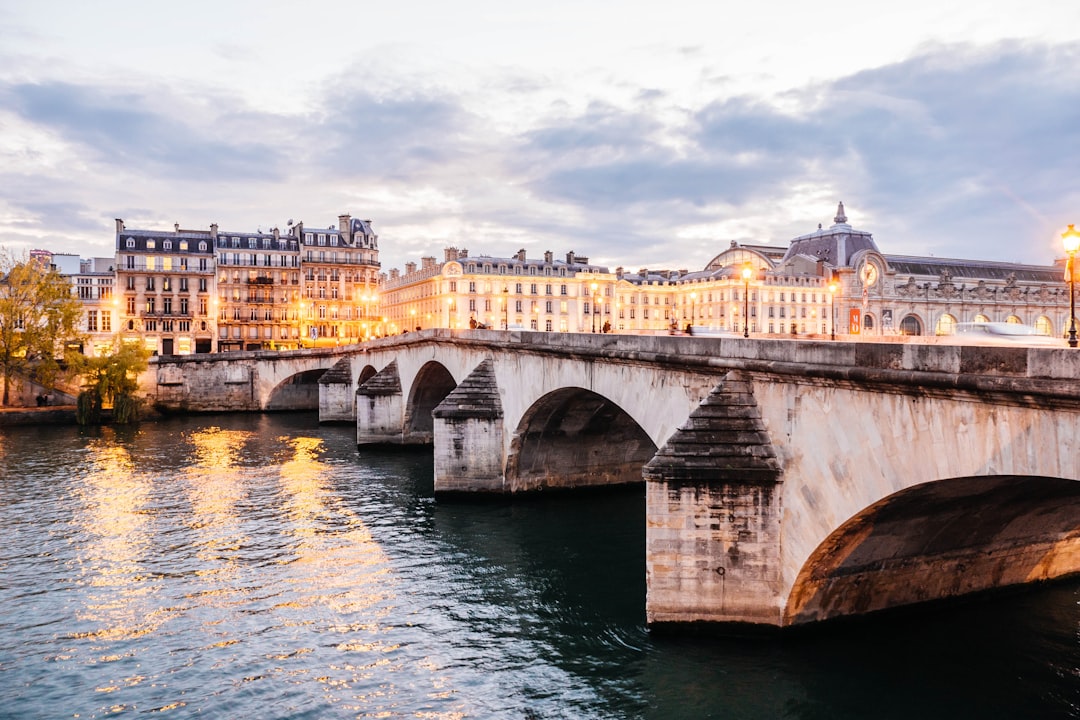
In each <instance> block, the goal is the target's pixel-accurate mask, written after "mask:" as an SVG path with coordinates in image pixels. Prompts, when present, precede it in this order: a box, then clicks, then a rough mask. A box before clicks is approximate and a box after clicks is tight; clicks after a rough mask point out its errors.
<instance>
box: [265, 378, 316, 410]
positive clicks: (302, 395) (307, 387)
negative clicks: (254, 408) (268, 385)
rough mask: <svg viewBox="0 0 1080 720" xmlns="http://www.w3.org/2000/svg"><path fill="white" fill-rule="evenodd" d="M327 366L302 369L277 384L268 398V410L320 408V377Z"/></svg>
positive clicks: (266, 405) (266, 407) (266, 406)
mask: <svg viewBox="0 0 1080 720" xmlns="http://www.w3.org/2000/svg"><path fill="white" fill-rule="evenodd" d="M325 372H326V368H316V369H314V370H302V371H300V372H298V373H295V374H293V375H290V376H289V377H287V378H285V379H284V380H282V381H281V382H279V383H278V384H277V385H275V386H274V388H273V390H271V391H270V394H269V395H268V396H267V398H266V404H265V406H264V408H265V409H266V410H318V409H319V378H321V377H322V376H323V373H325Z"/></svg>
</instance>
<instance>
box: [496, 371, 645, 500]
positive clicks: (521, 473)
mask: <svg viewBox="0 0 1080 720" xmlns="http://www.w3.org/2000/svg"><path fill="white" fill-rule="evenodd" d="M655 454H656V445H654V444H653V442H652V440H651V439H650V438H649V436H648V434H647V433H646V432H645V431H644V430H642V428H641V426H640V425H638V424H637V422H636V421H635V420H634V419H633V418H632V417H630V415H628V414H627V413H626V411H625V410H623V409H622V408H621V407H619V406H618V405H616V404H615V403H613V402H612V401H610V400H608V399H607V398H605V397H604V396H602V395H599V394H597V393H595V392H592V391H591V390H586V389H584V388H577V387H574V388H562V389H560V390H555V391H554V392H550V393H548V394H547V395H545V396H543V397H542V398H540V399H539V400H537V401H536V402H535V403H534V404H533V405H532V407H530V408H529V409H528V410H527V411H526V412H525V414H524V415H523V416H522V418H521V422H520V424H519V425H518V430H517V432H516V433H515V436H514V439H513V442H512V443H511V448H510V454H509V457H508V459H507V466H506V483H507V486H508V487H511V488H512V489H513V490H514V491H520V490H539V489H544V488H572V487H587V486H597V485H625V484H629V483H640V482H643V481H644V480H643V478H642V474H641V469H642V466H643V465H645V463H647V462H648V461H649V460H651V459H652V457H653V455H655Z"/></svg>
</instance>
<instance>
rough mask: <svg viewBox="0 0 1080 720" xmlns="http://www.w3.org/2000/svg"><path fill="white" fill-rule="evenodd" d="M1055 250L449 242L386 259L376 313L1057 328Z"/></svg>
mask: <svg viewBox="0 0 1080 720" xmlns="http://www.w3.org/2000/svg"><path fill="white" fill-rule="evenodd" d="M1063 271H1064V261H1062V262H1060V263H1057V264H1055V265H1051V266H1041V265H1018V264H1013V263H1000V262H987V261H980V260H956V259H945V258H934V257H911V256H904V255H890V254H885V253H883V252H882V251H881V250H880V249H879V248H878V246H877V243H876V242H875V241H874V238H873V236H872V235H871V234H870V233H869V232H866V231H862V230H857V229H855V228H853V227H852V226H851V225H850V224H848V218H847V216H846V214H845V210H844V205H843V203H840V204H839V206H838V208H837V212H836V215H835V217H834V218H833V224H832V225H831V226H829V227H827V228H825V227H822V226H821V225H820V224H819V225H818V227H817V229H816V230H815V231H813V232H810V233H808V234H805V235H801V236H799V237H797V238H794V239H793V240H791V241H790V242H789V243H787V244H786V245H785V246H777V245H745V244H738V243H735V242H732V243H731V244H730V246H729V247H727V248H724V249H723V250H722V251H721V252H719V253H718V254H717V255H716V256H715V257H713V258H712V259H711V260H710V261H709V262H708V263H706V264H705V266H704V267H703V268H702V269H701V270H692V271H691V270H686V269H681V270H657V269H651V270H650V269H646V268H643V269H639V270H637V271H636V272H628V271H626V270H625V269H624V268H622V267H617V268H615V269H614V270H609V269H608V268H607V267H602V266H598V265H595V264H592V263H590V262H589V260H588V258H586V257H582V256H580V255H576V254H575V253H573V252H570V253H567V254H566V256H565V260H564V259H562V258H556V257H554V255H553V254H552V253H551V252H546V253H544V255H543V257H542V258H528V257H527V256H526V253H525V251H524V250H520V251H518V253H516V254H515V255H513V256H510V257H494V256H488V255H477V256H470V255H469V253H468V251H466V250H460V249H458V248H447V249H446V250H445V254H444V257H443V259H442V261H441V262H438V261H436V259H435V258H434V257H424V258H421V262H420V265H419V266H417V265H416V264H415V263H409V264H407V265H406V266H405V271H404V272H403V273H400V272H398V271H396V270H391V271H390V273H389V275H388V276H386V277H384V279H383V281H382V285H381V292H380V313H382V315H383V316H384V317H385V318H386V321H387V328H388V329H389V331H391V332H395V331H401V330H403V329H412V328H427V327H449V328H463V327H469V326H472V325H473V324H474V323H481V324H483V325H485V326H488V327H494V328H501V327H510V328H525V329H531V330H541V331H548V332H607V331H611V332H625V333H656V332H670V331H673V330H676V331H682V330H684V329H685V327H686V326H687V325H693V326H699V327H705V328H710V329H713V330H726V331H731V332H737V333H743V332H748V333H749V334H752V335H754V336H762V335H772V336H780V335H783V336H791V335H796V336H807V335H816V336H833V335H842V336H844V337H846V338H848V339H858V338H873V337H882V336H887V335H946V334H950V333H951V332H952V331H953V329H954V327H955V325H956V324H957V323H959V322H978V321H983V322H987V321H1001V322H1015V323H1022V324H1025V325H1031V326H1034V327H1035V328H1037V329H1038V331H1039V332H1041V333H1043V334H1046V335H1055V336H1061V335H1063V334H1064V333H1065V332H1066V330H1067V325H1068V320H1069V297H1068V287H1067V285H1066V283H1065V282H1064V279H1063Z"/></svg>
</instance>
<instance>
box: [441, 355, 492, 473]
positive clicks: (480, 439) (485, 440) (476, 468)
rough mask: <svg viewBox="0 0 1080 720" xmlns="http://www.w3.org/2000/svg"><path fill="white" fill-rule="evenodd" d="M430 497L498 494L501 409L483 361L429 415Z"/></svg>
mask: <svg viewBox="0 0 1080 720" xmlns="http://www.w3.org/2000/svg"><path fill="white" fill-rule="evenodd" d="M432 417H433V418H434V423H435V427H434V437H435V492H436V493H453V492H503V490H504V474H503V467H504V465H505V462H504V457H503V410H502V403H501V402H500V401H499V389H498V386H497V384H496V382H495V372H494V369H493V367H492V363H491V360H484V361H483V362H482V363H480V364H479V365H478V366H477V367H476V369H475V370H473V372H472V373H471V374H470V375H469V376H468V377H467V378H465V379H464V380H463V381H462V382H461V384H460V385H458V386H457V387H456V388H455V389H454V390H453V391H452V392H451V393H450V394H449V395H447V396H446V398H445V399H444V400H443V401H442V402H441V403H439V405H438V406H437V407H436V408H435V409H434V411H432Z"/></svg>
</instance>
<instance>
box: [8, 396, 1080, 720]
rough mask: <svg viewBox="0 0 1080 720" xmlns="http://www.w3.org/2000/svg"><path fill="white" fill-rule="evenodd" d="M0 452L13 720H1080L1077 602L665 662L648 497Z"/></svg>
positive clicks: (979, 611)
mask: <svg viewBox="0 0 1080 720" xmlns="http://www.w3.org/2000/svg"><path fill="white" fill-rule="evenodd" d="M41 447H48V448H49V453H48V454H47V455H46V454H45V453H41V452H40V451H39V450H37V448H41ZM0 451H2V452H3V455H2V457H0V459H2V463H0V527H2V528H3V529H4V532H5V539H6V540H7V542H5V543H0V570H2V572H3V575H2V581H0V607H3V608H4V612H3V613H0V663H2V665H0V673H2V675H0V677H2V680H3V682H0V708H3V709H2V710H0V716H9V717H20V718H22V717H30V718H35V717H56V716H76V715H77V716H80V717H103V716H106V715H109V714H113V713H127V714H135V713H146V712H161V713H167V714H171V715H172V716H174V717H192V716H196V715H205V716H212V717H260V718H282V719H284V718H289V719H290V720H292V719H294V718H320V720H321V719H322V718H354V717H372V716H376V717H377V716H383V717H405V716H415V717H436V718H459V717H470V718H479V717H483V718H498V719H502V718H507V719H514V720H520V719H521V718H528V717H535V718H557V717H574V718H579V717H580V718H620V717H648V718H674V717H694V718H698V717H701V718H708V717H718V718H719V717H722V718H735V719H737V720H738V719H744V720H745V719H747V718H777V717H779V718H794V719H802V720H810V719H816V718H828V719H829V720H846V719H851V720H855V719H856V718H865V717H874V718H889V719H891V718H897V719H899V718H909V717H919V718H920V720H922V719H925V720H944V718H949V719H950V720H952V719H953V718H957V717H979V718H980V719H981V718H1027V717H1032V718H1034V717H1038V718H1068V717H1074V718H1075V717H1080V714H1078V712H1077V707H1078V705H1080V675H1078V668H1080V638H1078V635H1077V634H1078V632H1080V606H1078V605H1077V601H1078V599H1080V581H1073V582H1072V583H1071V584H1069V583H1065V584H1062V585H1059V586H1054V587H1052V588H1047V589H1045V590H1044V591H1042V592H1036V593H1030V594H1023V595H1018V596H1016V597H1013V598H1005V599H1002V600H994V601H993V602H987V603H982V604H978V603H976V604H972V605H971V606H967V607H964V608H961V609H960V610H959V611H957V612H955V613H951V614H942V615H940V616H939V617H940V618H941V619H938V620H935V619H934V617H935V616H932V615H931V616H927V617H924V618H920V619H917V620H915V619H913V620H911V621H910V622H909V621H906V620H904V619H893V620H889V621H884V622H874V623H866V624H862V625H857V626H850V627H844V628H840V629H838V630H835V631H833V630H830V631H829V632H823V633H818V634H813V633H809V634H800V635H795V636H784V637H783V638H782V639H781V640H778V641H774V640H767V639H766V640H764V641H763V640H761V639H759V638H753V639H745V640H743V639H737V638H736V639H733V638H730V637H704V636H696V635H689V636H675V637H672V636H666V635H658V634H656V633H652V632H649V631H647V630H646V628H645V626H644V617H643V606H644V567H643V553H644V500H643V496H642V494H640V493H634V492H630V493H626V494H621V495H608V494H601V495H593V494H585V495H576V494H575V495H571V496H559V497H542V498H533V499H530V500H515V501H513V502H479V501H464V502H445V501H441V500H440V501H435V500H434V498H433V497H432V488H431V474H432V460H431V455H430V453H426V454H425V453H422V452H406V453H395V454H390V453H386V454H380V453H376V452H364V453H363V454H359V453H357V450H356V446H355V438H354V436H353V435H352V433H351V432H350V430H349V429H348V428H344V429H332V428H322V427H318V426H317V424H316V423H315V422H314V419H313V418H311V417H310V416H308V417H304V416H263V417H258V416H219V417H216V418H211V419H209V420H203V419H199V418H187V419H180V420H170V421H163V422H160V423H154V424H148V425H145V426H143V427H142V428H140V429H138V430H134V431H125V432H113V431H112V430H111V429H106V430H103V431H101V432H99V433H96V434H92V433H86V432H81V431H78V430H66V429H55V428H54V429H51V430H48V431H41V430H30V429H21V430H8V431H3V432H0Z"/></svg>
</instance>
